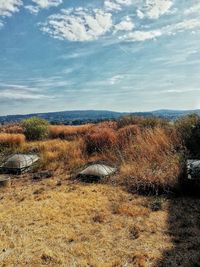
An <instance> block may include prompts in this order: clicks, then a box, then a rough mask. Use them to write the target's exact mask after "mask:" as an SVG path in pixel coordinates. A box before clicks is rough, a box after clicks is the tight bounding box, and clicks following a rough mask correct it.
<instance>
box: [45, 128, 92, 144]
mask: <svg viewBox="0 0 200 267" xmlns="http://www.w3.org/2000/svg"><path fill="white" fill-rule="evenodd" d="M91 127H92V124H86V125H80V126H68V125H51V126H50V127H49V134H50V138H61V139H67V140H71V139H74V138H77V137H79V136H82V135H84V134H86V133H87V132H88V130H89V129H90V128H91Z"/></svg>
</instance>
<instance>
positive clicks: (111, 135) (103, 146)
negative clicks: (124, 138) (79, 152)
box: [84, 126, 117, 154]
mask: <svg viewBox="0 0 200 267" xmlns="http://www.w3.org/2000/svg"><path fill="white" fill-rule="evenodd" d="M84 140H85V146H86V151H87V153H89V154H91V153H94V152H103V151H105V150H107V149H111V148H113V147H114V146H115V144H116V142H117V135H116V133H115V132H114V130H112V129H111V128H106V127H105V128H104V127H99V126H95V127H94V128H92V129H91V131H89V132H88V134H86V135H85V137H84Z"/></svg>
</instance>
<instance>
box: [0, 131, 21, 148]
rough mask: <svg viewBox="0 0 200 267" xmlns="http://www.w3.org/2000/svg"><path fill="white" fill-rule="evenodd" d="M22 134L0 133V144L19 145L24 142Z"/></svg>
mask: <svg viewBox="0 0 200 267" xmlns="http://www.w3.org/2000/svg"><path fill="white" fill-rule="evenodd" d="M25 139H26V138H25V136H24V135H23V134H8V133H0V146H8V147H10V146H11V147H13V146H19V145H22V144H23V143H24V142H25Z"/></svg>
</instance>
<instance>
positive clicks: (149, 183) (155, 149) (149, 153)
mask: <svg viewBox="0 0 200 267" xmlns="http://www.w3.org/2000/svg"><path fill="white" fill-rule="evenodd" d="M175 146H176V142H175V140H174V135H173V134H169V133H167V132H166V131H165V130H164V129H162V128H155V129H146V130H144V131H143V132H141V133H140V134H137V135H136V136H135V141H134V142H133V143H132V145H131V144H130V145H129V146H127V148H126V149H125V150H124V152H123V158H124V161H123V164H122V166H121V173H120V179H121V182H122V184H123V183H124V184H126V186H127V188H128V189H129V190H134V191H140V190H142V191H148V190H149V189H150V190H153V191H157V190H159V189H163V190H169V189H172V188H174V187H177V186H178V183H179V175H180V172H181V164H180V155H179V154H178V153H177V152H176V150H175Z"/></svg>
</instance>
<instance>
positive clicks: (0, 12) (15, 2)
mask: <svg viewBox="0 0 200 267" xmlns="http://www.w3.org/2000/svg"><path fill="white" fill-rule="evenodd" d="M21 5H22V1H21V0H0V16H2V17H10V16H11V15H12V14H13V13H15V12H18V11H19V6H21Z"/></svg>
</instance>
